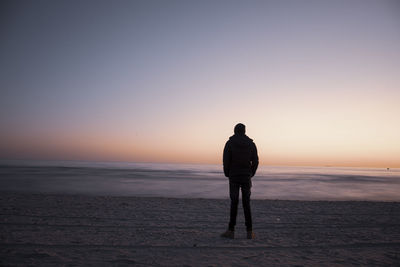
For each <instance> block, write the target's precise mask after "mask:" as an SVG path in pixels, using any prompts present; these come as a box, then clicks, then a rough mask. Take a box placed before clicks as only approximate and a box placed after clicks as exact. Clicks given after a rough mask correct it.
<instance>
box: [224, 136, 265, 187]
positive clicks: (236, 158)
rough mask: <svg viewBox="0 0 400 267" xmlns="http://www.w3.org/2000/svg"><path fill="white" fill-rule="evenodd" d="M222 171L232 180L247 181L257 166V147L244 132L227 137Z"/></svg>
mask: <svg viewBox="0 0 400 267" xmlns="http://www.w3.org/2000/svg"><path fill="white" fill-rule="evenodd" d="M223 163H224V173H225V176H227V177H229V178H230V179H231V180H232V181H236V182H248V181H249V179H250V178H251V177H253V176H254V174H255V172H256V170H257V167H258V155H257V148H256V145H255V144H254V142H253V140H252V139H250V138H249V137H248V136H247V135H245V134H235V135H233V136H231V137H230V138H229V140H228V141H227V142H226V144H225V148H224V156H223Z"/></svg>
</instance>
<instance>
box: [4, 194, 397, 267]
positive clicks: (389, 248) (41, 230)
mask: <svg viewBox="0 0 400 267" xmlns="http://www.w3.org/2000/svg"><path fill="white" fill-rule="evenodd" d="M228 207H229V201H228V200H221V199H220V200H213V199H173V198H137V197H107V196H84V195H55V194H53V195H51V194H31V193H11V192H3V193H1V194H0V227H1V230H0V248H1V252H0V265H1V266H27V265H35V266H60V265H80V266H94V265H103V266H109V265H114V266H115V265H116V266H120V265H122V266H124V265H136V266H328V265H329V266H335V265H337V266H349V265H362V266H374V265H377V266H379V265H381V266H398V265H399V264H400V252H399V251H400V203H398V202H340V201H336V202H328V201H284V200H254V201H252V208H253V213H254V230H255V233H256V239H254V240H247V239H245V228H244V225H243V224H244V223H243V221H244V219H243V214H242V212H243V211H242V209H241V207H240V208H239V217H238V226H237V229H236V239H234V240H226V239H221V238H220V237H219V234H220V233H221V232H222V231H224V230H225V229H226V225H227V222H228Z"/></svg>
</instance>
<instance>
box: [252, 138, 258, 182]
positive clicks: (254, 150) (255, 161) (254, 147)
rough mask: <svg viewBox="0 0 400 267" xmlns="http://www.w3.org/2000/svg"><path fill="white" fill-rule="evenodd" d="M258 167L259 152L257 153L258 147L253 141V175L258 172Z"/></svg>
mask: <svg viewBox="0 0 400 267" xmlns="http://www.w3.org/2000/svg"><path fill="white" fill-rule="evenodd" d="M257 168H258V153H257V147H256V144H254V143H253V151H252V154H251V172H252V176H254V175H255V174H256V171H257Z"/></svg>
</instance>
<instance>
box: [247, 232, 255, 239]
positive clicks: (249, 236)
mask: <svg viewBox="0 0 400 267" xmlns="http://www.w3.org/2000/svg"><path fill="white" fill-rule="evenodd" d="M254 237H255V236H254V233H253V231H247V239H254Z"/></svg>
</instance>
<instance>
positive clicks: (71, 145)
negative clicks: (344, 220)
mask: <svg viewBox="0 0 400 267" xmlns="http://www.w3.org/2000/svg"><path fill="white" fill-rule="evenodd" d="M0 5H1V6H0V34H1V36H2V37H1V42H0V90H1V98H0V128H1V131H0V158H2V159H62V160H101V161H133V162H176V163H213V164H221V162H222V151H223V147H224V145H225V142H226V141H227V140H228V138H229V136H231V135H232V134H233V127H234V126H235V124H236V123H239V122H241V123H244V124H245V125H246V127H247V134H248V136H249V137H251V138H252V139H253V140H254V142H255V143H256V145H257V148H258V152H259V156H260V164H262V165H307V166H355V167H385V168H386V167H392V168H394V167H397V168H399V167H400V138H399V137H400V123H399V118H400V104H399V103H400V49H399V47H400V3H399V2H398V1H385V0H376V1H369V0H346V1H340V0H339V1H325V0H322V1H320V0H315V1H311V0H299V1H294V0H292V1H285V0H284V1H268V0H265V1H255V0H254V1H253V0H250V1H234V0H233V1H224V0H217V1H208V0H205V1H191V0H189V1H183V0H182V1H173V0H171V1H170V0H166V1H165V0H162V1H161V0H159V1H154V0H146V1H120V0H117V1H104V0H96V1H88V0H83V1H64V0H62V1H57V0H56V1H52V0H51V1H50V0H49V1H28V0H26V1H18V0H17V1H2V2H1V4H0Z"/></svg>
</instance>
